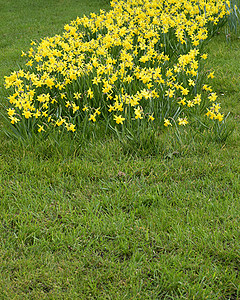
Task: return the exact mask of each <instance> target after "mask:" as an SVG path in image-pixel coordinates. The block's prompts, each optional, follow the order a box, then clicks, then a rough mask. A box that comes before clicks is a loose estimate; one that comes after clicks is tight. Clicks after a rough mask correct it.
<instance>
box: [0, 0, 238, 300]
mask: <svg viewBox="0 0 240 300" xmlns="http://www.w3.org/2000/svg"><path fill="white" fill-rule="evenodd" d="M13 2H14V3H13ZM13 2H12V1H3V0H0V24H1V26H0V37H1V39H0V76H1V79H0V83H1V86H0V97H1V103H6V100H5V97H6V92H5V90H4V88H3V82H4V80H3V76H4V75H9V73H10V72H11V71H12V70H17V69H18V68H19V66H21V65H22V64H23V62H24V61H23V58H22V57H21V50H24V51H26V50H27V49H28V48H29V47H30V42H31V40H40V39H41V38H43V37H45V36H52V35H55V34H56V33H58V34H60V33H61V31H62V29H63V26H64V25H65V24H66V23H67V22H70V21H71V20H73V19H75V18H76V17H77V16H82V15H83V14H86V15H87V14H89V13H90V12H97V11H99V10H100V9H110V6H109V4H108V1H105V0H98V1H97V0H95V1H91V2H88V1H86V0H78V1H74V0H66V1H54V0H50V1H43V0H36V1H34V2H33V1H29V0H21V1H20V0H16V1H13ZM225 30H226V29H225V28H223V29H222V30H221V31H220V32H219V34H218V35H216V36H215V37H214V38H213V39H212V40H211V41H210V43H209V44H208V45H206V51H207V52H208V55H209V57H208V61H207V65H206V71H207V70H215V78H214V79H213V80H212V82H211V85H212V87H213V90H214V91H216V92H217V94H218V97H219V99H220V102H221V104H222V108H223V111H224V113H225V114H227V113H228V112H230V115H229V117H228V120H229V126H235V130H234V132H233V134H232V135H231V136H230V137H229V138H228V139H227V141H226V142H225V143H216V142H214V141H211V140H210V139H205V138H204V136H202V138H201V136H197V137H196V138H195V139H190V138H188V135H187V134H184V133H183V135H182V137H181V143H177V142H176V140H174V139H173V136H172V135H170V134H168V132H166V133H161V134H160V136H159V140H160V142H159V141H158V142H156V144H151V143H150V145H146V146H145V148H144V147H142V148H139V149H138V147H137V146H136V145H134V144H133V143H130V142H129V143H128V142H125V143H124V142H120V141H119V140H118V139H117V137H116V136H114V135H112V136H111V135H108V136H107V137H106V136H104V135H102V136H101V135H100V136H99V137H98V138H94V136H93V137H92V138H91V139H89V141H85V143H83V144H81V145H79V144H78V142H77V141H72V140H71V139H70V138H67V137H66V139H65V140H63V141H62V142H61V143H59V144H56V143H55V142H54V141H52V140H46V141H45V142H35V143H30V144H26V143H25V144H22V143H20V142H19V141H16V140H13V139H10V138H8V137H7V136H6V135H5V134H4V130H5V129H6V126H8V125H7V124H6V122H5V121H4V120H3V118H2V116H1V115H0V221H1V223H0V289H1V294H0V299H211V300H213V299H231V300H234V299H240V274H239V272H240V155H239V153H240V126H239V123H240V84H239V82H240V40H239V33H238V34H232V35H231V40H230V41H228V39H226V31H225ZM0 111H1V112H3V111H4V109H3V108H0ZM185 133H188V131H187V129H186V132H185ZM161 139H162V142H161Z"/></svg>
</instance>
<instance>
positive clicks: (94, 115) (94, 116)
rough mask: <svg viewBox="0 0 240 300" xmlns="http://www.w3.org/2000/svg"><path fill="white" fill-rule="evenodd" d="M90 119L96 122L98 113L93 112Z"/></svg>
mask: <svg viewBox="0 0 240 300" xmlns="http://www.w3.org/2000/svg"><path fill="white" fill-rule="evenodd" d="M88 120H89V121H93V122H96V114H91V115H90V116H89V119H88Z"/></svg>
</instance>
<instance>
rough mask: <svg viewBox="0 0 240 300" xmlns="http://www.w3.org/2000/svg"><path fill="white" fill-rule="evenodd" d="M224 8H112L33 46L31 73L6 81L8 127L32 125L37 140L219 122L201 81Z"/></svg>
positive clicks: (136, 3)
mask: <svg viewBox="0 0 240 300" xmlns="http://www.w3.org/2000/svg"><path fill="white" fill-rule="evenodd" d="M225 2H227V3H228V2H229V1H222V0H219V1H213V0H182V1H179V0H169V1H165V0H151V1H150V0H144V1H143V0H127V1H112V2H111V7H112V9H111V10H110V11H108V12H105V11H102V10H101V11H100V12H99V13H98V14H95V13H92V14H90V16H89V17H86V16H84V17H82V18H77V19H76V20H74V21H72V22H71V23H70V24H67V25H66V26H65V27H64V32H63V34H62V35H56V36H54V37H51V38H49V37H47V38H44V39H42V40H41V41H40V42H38V43H36V42H34V41H33V42H32V43H31V48H30V49H29V51H28V52H26V53H22V55H23V56H26V58H27V62H26V66H25V67H24V68H23V69H21V70H18V71H15V72H12V74H11V75H10V76H8V77H5V87H6V88H7V89H11V91H12V93H11V94H10V96H9V97H8V100H9V104H10V106H9V108H8V110H7V114H8V116H9V119H10V121H11V123H12V124H13V125H14V126H18V125H19V124H21V121H22V120H23V119H29V120H31V119H34V122H33V124H34V126H35V130H36V131H38V132H42V131H46V130H50V129H51V128H53V127H57V128H59V129H64V130H67V131H70V132H74V131H76V130H78V129H79V128H80V125H81V122H83V120H88V122H91V123H95V122H97V121H98V120H101V119H102V120H108V122H109V123H110V124H113V125H114V126H128V125H129V124H134V122H135V123H138V124H139V123H140V124H153V123H155V124H157V125H158V126H159V125H163V126H166V127H167V126H172V125H173V124H178V125H179V126H185V125H187V124H190V123H191V116H192V115H194V114H200V113H202V112H203V113H204V114H205V115H206V117H208V118H210V119H213V120H217V121H218V122H221V121H222V120H223V118H224V116H223V114H221V112H220V104H219V103H217V95H216V93H214V92H213V91H212V89H211V87H210V86H208V85H206V84H202V82H201V81H200V80H199V78H200V77H201V76H200V73H201V65H202V63H203V62H204V60H206V59H207V54H206V53H202V44H203V42H204V41H205V40H206V39H207V38H208V30H209V28H212V27H213V26H217V25H218V23H219V22H221V21H222V20H223V19H224V18H225V17H226V16H227V14H228V13H229V12H228V10H227V9H226V3H225ZM208 77H209V78H213V77H214V75H213V72H212V73H209V74H208ZM203 99H204V101H202V100H203ZM173 121H174V123H173Z"/></svg>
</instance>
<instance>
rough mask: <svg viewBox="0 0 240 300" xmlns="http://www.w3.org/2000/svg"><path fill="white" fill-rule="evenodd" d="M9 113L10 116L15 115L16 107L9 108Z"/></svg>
mask: <svg viewBox="0 0 240 300" xmlns="http://www.w3.org/2000/svg"><path fill="white" fill-rule="evenodd" d="M7 113H8V115H9V117H12V116H13V115H15V109H14V108H9V109H7Z"/></svg>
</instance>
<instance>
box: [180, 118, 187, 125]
mask: <svg viewBox="0 0 240 300" xmlns="http://www.w3.org/2000/svg"><path fill="white" fill-rule="evenodd" d="M186 124H188V121H187V119H186V118H178V125H183V126H185V125H186Z"/></svg>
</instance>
